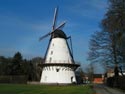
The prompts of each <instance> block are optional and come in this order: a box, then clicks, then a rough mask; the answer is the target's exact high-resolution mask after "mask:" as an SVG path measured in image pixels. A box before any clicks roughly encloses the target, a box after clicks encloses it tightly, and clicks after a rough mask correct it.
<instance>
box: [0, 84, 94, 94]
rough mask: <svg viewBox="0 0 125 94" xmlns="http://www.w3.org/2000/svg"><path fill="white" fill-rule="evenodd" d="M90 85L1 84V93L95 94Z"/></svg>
mask: <svg viewBox="0 0 125 94" xmlns="http://www.w3.org/2000/svg"><path fill="white" fill-rule="evenodd" d="M93 92H94V91H93V90H92V88H91V87H90V86H89V85H85V86H83V85H79V86H45V85H23V84H0V94H93Z"/></svg>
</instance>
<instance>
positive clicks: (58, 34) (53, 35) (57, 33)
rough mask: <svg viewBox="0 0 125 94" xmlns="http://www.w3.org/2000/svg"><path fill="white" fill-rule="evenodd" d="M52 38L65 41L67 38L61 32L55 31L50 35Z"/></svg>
mask: <svg viewBox="0 0 125 94" xmlns="http://www.w3.org/2000/svg"><path fill="white" fill-rule="evenodd" d="M52 38H64V39H66V38H67V36H66V34H65V33H64V32H63V31H62V30H59V29H57V30H55V31H54V33H53V34H52Z"/></svg>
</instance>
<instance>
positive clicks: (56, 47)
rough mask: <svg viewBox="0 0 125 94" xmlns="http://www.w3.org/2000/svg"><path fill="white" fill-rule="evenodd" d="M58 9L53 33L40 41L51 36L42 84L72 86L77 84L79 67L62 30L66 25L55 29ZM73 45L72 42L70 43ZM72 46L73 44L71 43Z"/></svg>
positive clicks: (43, 65) (43, 67) (55, 14)
mask: <svg viewBox="0 0 125 94" xmlns="http://www.w3.org/2000/svg"><path fill="white" fill-rule="evenodd" d="M57 11H58V10H57V8H55V13H54V19H53V27H52V31H51V32H49V33H48V34H46V35H44V36H42V37H41V38H40V40H42V39H44V38H46V37H47V36H49V35H50V36H51V38H50V40H49V45H48V48H47V51H46V54H45V61H44V63H43V64H42V69H43V70H42V75H41V80H40V83H42V84H72V83H77V81H76V77H75V70H76V69H77V67H79V65H78V64H75V62H74V59H73V52H72V46H71V49H70V47H69V45H68V42H67V40H68V39H70V40H71V37H67V36H66V34H65V33H64V32H63V31H62V30H61V28H62V27H63V26H64V25H65V22H63V23H62V24H61V25H59V26H58V27H57V28H56V27H55V24H56V19H57ZM70 43H71V41H70ZM71 45H72V43H71Z"/></svg>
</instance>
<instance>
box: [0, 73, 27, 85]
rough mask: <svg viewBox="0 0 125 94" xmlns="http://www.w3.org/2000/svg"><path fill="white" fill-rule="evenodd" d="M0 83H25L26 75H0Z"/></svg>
mask: <svg viewBox="0 0 125 94" xmlns="http://www.w3.org/2000/svg"><path fill="white" fill-rule="evenodd" d="M0 83H21V84H24V83H27V76H25V75H15V76H11V75H9V76H0Z"/></svg>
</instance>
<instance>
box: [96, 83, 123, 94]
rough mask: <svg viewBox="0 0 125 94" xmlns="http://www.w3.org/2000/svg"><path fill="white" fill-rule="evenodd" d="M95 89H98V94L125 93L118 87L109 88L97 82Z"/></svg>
mask: <svg viewBox="0 0 125 94" xmlns="http://www.w3.org/2000/svg"><path fill="white" fill-rule="evenodd" d="M94 90H95V91H96V94H125V92H120V91H118V90H116V89H113V88H109V87H107V86H105V85H102V84H95V85H94Z"/></svg>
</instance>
